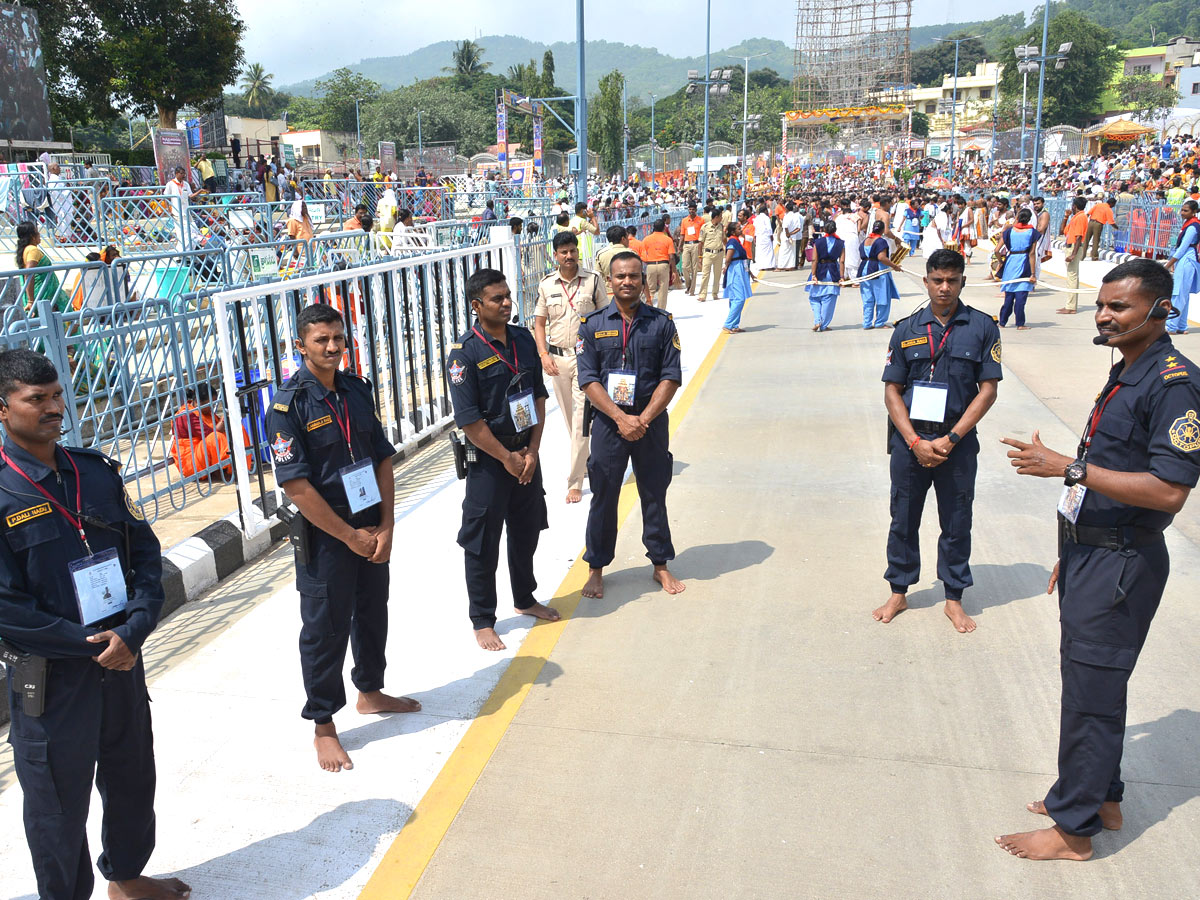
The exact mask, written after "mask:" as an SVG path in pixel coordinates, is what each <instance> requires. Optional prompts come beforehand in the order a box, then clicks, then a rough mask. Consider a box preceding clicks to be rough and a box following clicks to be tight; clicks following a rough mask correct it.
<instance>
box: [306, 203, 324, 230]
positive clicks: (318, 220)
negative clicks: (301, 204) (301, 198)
mask: <svg viewBox="0 0 1200 900" xmlns="http://www.w3.org/2000/svg"><path fill="white" fill-rule="evenodd" d="M305 205H306V206H307V207H308V218H309V219H310V220H311V221H312V223H313V224H314V225H324V224H325V204H324V203H306V204H305Z"/></svg>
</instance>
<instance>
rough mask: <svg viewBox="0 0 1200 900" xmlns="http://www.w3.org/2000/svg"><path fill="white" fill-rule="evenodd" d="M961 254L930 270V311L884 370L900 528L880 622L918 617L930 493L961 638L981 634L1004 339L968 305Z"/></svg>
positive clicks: (936, 256) (891, 538)
mask: <svg viewBox="0 0 1200 900" xmlns="http://www.w3.org/2000/svg"><path fill="white" fill-rule="evenodd" d="M964 266H965V263H964V261H963V257H962V255H961V254H960V253H956V252H955V251H953V250H936V251H934V252H933V253H932V254H930V256H929V259H928V260H927V261H926V263H925V288H926V290H927V291H928V293H929V305H928V306H927V307H922V308H921V309H919V310H917V311H916V312H915V313H913V314H912V315H911V316H909V317H908V318H906V319H902V320H901V321H899V322H897V323H896V329H895V331H894V332H893V333H892V339H891V343H890V344H889V346H888V355H887V362H886V364H885V366H884V369H883V381H884V384H885V387H884V403H885V404H886V406H887V411H888V416H889V418H890V419H891V423H890V427H889V429H888V453H890V454H891V467H890V468H891V478H892V489H891V511H892V524H891V529H890V530H889V531H888V542H887V559H888V567H887V572H886V573H885V575H884V577H885V578H886V579H887V581H888V583H889V584H890V585H891V589H892V593H891V596H890V597H889V598H888V601H887V602H886V603H885V604H884V605H883V606H880V607H879V608H878V609H876V610H875V611H874V612H873V613H872V615H873V616H874V617H875V619H876V620H877V621H880V622H884V623H887V622H890V621H891V620H892V619H893V618H894V617H895V616H896V615H897V614H899V613H901V612H903V611H904V610H905V609H907V608H908V602H907V600H906V599H905V597H906V594H907V593H908V588H909V586H910V585H913V584H916V582H917V580H918V579H919V578H920V575H921V543H920V530H921V514H922V513H923V512H924V509H925V497H926V495H927V494H928V493H929V487H930V485H932V486H933V489H934V492H935V493H936V495H937V504H938V519H939V521H940V522H941V526H942V534H941V537H940V538H939V540H938V562H937V574H938V578H940V579H941V580H942V584H943V586H944V588H945V592H946V607H945V612H946V615H947V616H948V617H949V618H950V621H951V623H952V624H953V625H954V627H955V629H956V630H957V631H958V632H959V633H967V632H971V631H974V630H975V621H974V620H973V619H972V618H971V617H970V616H968V615H967V614H966V613H965V612H964V611H963V608H962V595H963V590H965V589H966V588H968V587H970V586H971V585H972V584H973V583H974V582H973V581H972V580H971V566H970V558H971V506H972V504H973V503H974V500H975V472H976V469H977V460H978V456H979V438H978V436H977V435H976V433H975V426H976V425H978V424H979V420H980V419H982V418H983V417H984V415H985V414H986V413H987V411H988V410H989V409H991V407H992V404H993V403H995V402H996V385H997V383H998V382H999V381H1000V379H1001V378H1002V377H1003V373H1002V371H1001V368H1000V330H999V328H997V326H996V323H995V321H994V320H993V319H992V318H991V316H988V315H985V314H984V313H981V312H979V311H978V310H976V309H972V308H971V307H969V306H967V305H966V304H965V303H962V302H960V300H959V295H960V294H961V293H962V289H963V285H964V284H966V275H965V272H964Z"/></svg>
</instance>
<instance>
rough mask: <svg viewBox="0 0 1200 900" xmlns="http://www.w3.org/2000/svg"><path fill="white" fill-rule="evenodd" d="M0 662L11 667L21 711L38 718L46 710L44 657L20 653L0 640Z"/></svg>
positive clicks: (45, 668)
mask: <svg viewBox="0 0 1200 900" xmlns="http://www.w3.org/2000/svg"><path fill="white" fill-rule="evenodd" d="M0 662H3V663H7V664H8V665H9V666H11V667H12V674H13V676H14V677H15V678H16V687H17V692H18V693H19V694H20V695H21V700H22V703H21V711H22V712H24V713H25V715H27V716H29V717H30V718H32V719H36V718H38V717H39V716H40V715H41V714H42V713H43V712H45V710H46V670H47V666H48V661H47V659H46V657H44V656H34V655H33V654H32V653H22V652H21V651H19V650H17V649H15V648H13V647H10V646H9V645H8V644H6V643H4V642H3V641H0Z"/></svg>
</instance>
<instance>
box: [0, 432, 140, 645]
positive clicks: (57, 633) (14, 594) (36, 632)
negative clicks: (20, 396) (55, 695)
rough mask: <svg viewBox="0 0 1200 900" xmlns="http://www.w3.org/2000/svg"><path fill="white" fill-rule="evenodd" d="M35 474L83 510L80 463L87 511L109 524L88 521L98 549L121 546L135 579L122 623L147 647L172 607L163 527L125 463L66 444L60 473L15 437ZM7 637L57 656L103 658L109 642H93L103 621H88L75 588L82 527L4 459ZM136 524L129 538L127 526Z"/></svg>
mask: <svg viewBox="0 0 1200 900" xmlns="http://www.w3.org/2000/svg"><path fill="white" fill-rule="evenodd" d="M4 451H5V453H7V454H8V456H9V458H10V459H12V461H13V462H14V463H16V464H17V465H18V466H19V467H20V468H21V471H23V472H24V473H25V474H26V475H28V476H29V477H30V478H32V479H33V480H34V481H36V482H37V483H38V484H39V485H41V486H42V488H43V490H45V491H47V492H48V493H49V494H50V495H51V496H52V497H54V498H55V500H57V501H58V502H59V503H60V504H62V505H63V506H65V507H66V508H67V509H68V510H70V512H71V514H72V515H74V514H75V512H76V508H75V499H76V493H75V489H76V479H75V467H74V466H72V465H71V460H73V461H74V463H75V466H78V467H79V480H80V482H82V495H81V500H82V512H83V514H84V516H85V517H88V518H92V519H95V520H96V521H97V522H101V523H104V524H105V525H107V526H109V527H108V528H104V527H101V526H100V525H94V524H89V523H86V522H85V523H84V526H83V529H84V532H85V533H86V534H87V538H88V544H89V545H91V548H92V552H93V553H99V552H101V551H102V550H109V549H115V550H116V551H117V555H118V556H119V557H120V560H121V570H122V571H123V572H129V571H130V569H132V571H133V576H132V579H131V580H130V581H128V582H127V584H126V591H127V593H128V598H129V600H128V604H127V605H126V607H125V616H126V620H125V622H124V623H123V624H120V625H116V626H114V627H113V628H112V631H114V632H116V633H117V634H118V635H120V637H121V640H123V641H124V642H125V643H126V644H127V645H128V646H129V649H130V650H132V651H133V652H135V653H137V652H138V651H140V650H141V647H142V642H143V641H145V640H146V637H147V636H148V635H149V634H150V632H151V631H153V630H154V626H155V625H157V624H158V616H159V613H160V612H161V611H162V605H163V599H164V597H163V587H162V550H161V548H160V547H159V543H158V538H157V537H155V535H154V530H153V529H152V528H151V527H150V526H149V525H148V524H146V520H145V516H143V515H142V511H141V509H140V508H138V507H137V506H136V505H135V504H134V503H133V501H132V500H130V498H129V495H128V494H127V493H126V492H125V485H124V482H123V481H122V480H121V476H120V474H119V473H118V471H117V464H116V463H115V462H113V461H112V460H111V459H109V458H108V457H107V456H105V455H104V454H103V453H99V452H97V451H95V450H83V449H79V448H75V447H70V448H67V452H69V453H70V460H68V459H67V455H66V453H64V452H63V448H62V447H61V446H60V447H58V448H57V449H56V450H55V456H56V458H57V460H58V473H57V474H56V473H55V472H54V471H52V470H51V469H50V468H49V467H47V466H46V465H44V464H43V463H40V462H38V461H37V460H36V459H34V458H33V457H32V456H30V455H29V454H28V453H26V452H25V451H24V450H22V449H21V448H20V447H18V446H17V445H16V444H14V443H13V442H12V441H9V442H8V444H7V446H6V447H5V448H4ZM0 524H2V525H3V529H4V533H3V538H2V539H0V637H3V638H4V639H5V640H6V641H8V642H10V643H11V644H12V645H13V646H14V647H16V648H17V649H19V650H23V651H25V652H27V653H33V654H36V655H37V656H45V657H49V658H51V659H67V658H71V657H88V656H97V655H99V653H100V652H101V651H102V650H103V645H98V644H89V643H87V641H86V640H85V639H86V638H87V636H88V635H91V634H98V633H99V632H100V631H102V630H103V629H102V628H99V627H95V626H92V627H87V626H84V625H83V624H81V622H80V616H79V606H78V604H77V603H76V600H75V587H74V584H73V582H72V581H71V573H70V571H69V570H68V569H67V564H68V563H69V562H73V561H74V560H77V559H82V558H84V557H86V556H87V551H86V550H85V549H84V546H83V541H81V540H80V538H79V532H78V531H76V530H75V526H73V525H71V524H70V523H69V522H68V521H67V519H66V518H65V517H64V516H63V514H62V513H61V512H60V511H59V509H58V508H57V507H56V506H54V505H53V504H52V503H50V502H49V501H47V500H46V498H45V497H43V496H42V495H41V494H40V493H39V492H38V491H37V489H36V488H34V487H33V485H31V484H30V483H29V482H28V481H26V480H25V479H24V478H22V477H21V475H20V474H19V473H17V472H16V471H14V470H13V468H12V467H11V466H9V465H7V464H6V463H3V461H0ZM126 525H128V526H129V538H130V540H129V543H128V545H126V540H125V533H126V532H125V526H126Z"/></svg>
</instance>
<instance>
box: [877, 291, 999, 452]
mask: <svg viewBox="0 0 1200 900" xmlns="http://www.w3.org/2000/svg"><path fill="white" fill-rule="evenodd" d="M947 329H950V336H949V337H948V338H947V339H946V343H945V346H943V347H942V349H941V352H940V353H939V354H938V356H937V359H936V361H935V360H933V359H932V355H933V352H934V351H936V350H937V348H938V347H939V346H940V345H941V343H942V337H943V335H945V333H946V330H947ZM931 332H932V338H933V344H932V345H931V344H930V334H931ZM931 368H932V370H933V381H935V382H938V383H941V384H947V385H949V387H950V391H949V396H948V397H947V398H946V419H945V423H944V424H945V427H946V428H950V427H952V426H953V425H954V423H955V422H957V421H958V420H959V419H960V418H962V414H963V413H964V412H966V411H967V407H968V406H970V405H971V401H972V400H974V399H975V396H976V395H977V394H978V393H979V383H980V382H981V381H992V380H996V381H999V380H1000V379H1002V378H1003V377H1004V374H1003V371H1002V370H1001V368H1000V329H999V327H998V326H997V325H996V323H995V321H994V320H993V319H992V317H991V316H989V315H986V314H984V313H981V312H980V311H979V310H977V309H972V308H971V307H969V306H967V305H966V304H965V303H963V302H962V301H961V300H960V301H959V303H958V308H957V309H955V311H954V315H952V316H951V317H950V321H949V322H948V323H947V324H946V326H945V327H943V326H942V324H941V323H940V322H939V321H938V320H937V319H936V318H935V317H934V315H933V310H931V309H930V308H929V307H928V306H923V307H921V309H919V310H917V311H916V312H915V313H913V314H912V315H911V316H909V317H908V318H906V319H901V320H900V321H899V322H897V323H896V328H895V329H894V330H893V332H892V340H891V342H890V343H889V344H888V353H887V361H886V362H885V364H884V367H883V381H885V382H891V383H893V384H899V385H901V386H902V387H903V388H904V405H905V406H907V407H908V408H909V409H912V386H913V382H916V381H928V380H930V379H929V375H930V369H931ZM918 430H920V429H918Z"/></svg>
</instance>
